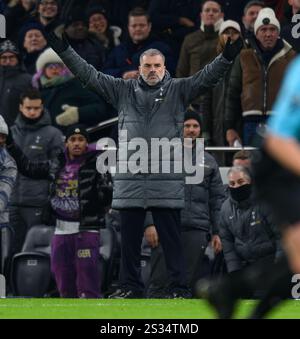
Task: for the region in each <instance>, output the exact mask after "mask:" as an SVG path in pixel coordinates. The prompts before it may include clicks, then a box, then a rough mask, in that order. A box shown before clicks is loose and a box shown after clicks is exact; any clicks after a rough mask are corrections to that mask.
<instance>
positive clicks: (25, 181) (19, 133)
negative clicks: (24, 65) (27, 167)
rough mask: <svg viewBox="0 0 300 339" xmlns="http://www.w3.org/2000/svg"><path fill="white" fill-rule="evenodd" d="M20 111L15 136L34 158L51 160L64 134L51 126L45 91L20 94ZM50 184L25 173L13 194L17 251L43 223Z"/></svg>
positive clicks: (22, 148)
mask: <svg viewBox="0 0 300 339" xmlns="http://www.w3.org/2000/svg"><path fill="white" fill-rule="evenodd" d="M19 109H20V114H19V115H18V117H17V119H16V122H15V124H14V125H13V126H12V127H11V133H12V138H13V140H14V142H15V143H16V144H17V145H18V146H19V147H20V148H21V150H22V151H23V152H24V154H25V155H26V156H27V157H28V158H29V159H30V160H39V161H43V160H51V159H54V158H56V155H57V152H58V151H59V150H62V149H63V147H64V144H63V135H62V133H61V132H60V131H59V130H58V129H57V128H55V127H53V126H51V118H50V115H49V113H48V112H47V111H46V110H44V108H43V103H42V99H41V94H40V93H39V91H37V90H36V89H31V88H29V89H28V90H27V91H25V92H23V93H22V95H21V97H20V105H19ZM48 195H49V183H48V181H47V180H33V179H30V178H27V177H25V176H23V175H21V174H19V175H18V178H17V182H16V185H15V188H14V190H13V193H12V197H11V206H10V223H11V226H12V228H13V229H14V232H15V238H14V242H13V252H14V253H16V252H18V251H20V250H21V248H22V245H23V242H24V239H25V236H26V232H27V230H28V229H29V228H30V227H31V226H33V225H38V224H41V223H42V222H43V220H42V208H43V206H44V205H45V204H47V199H48Z"/></svg>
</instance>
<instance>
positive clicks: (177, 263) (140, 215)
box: [120, 208, 186, 291]
mask: <svg viewBox="0 0 300 339" xmlns="http://www.w3.org/2000/svg"><path fill="white" fill-rule="evenodd" d="M151 212H152V217H153V221H154V225H155V227H156V229H157V233H158V236H159V239H160V243H161V245H162V248H163V251H164V255H165V260H166V267H167V271H168V275H169V280H170V288H186V278H185V270H184V258H183V251H182V245H181V236H180V210H179V209H168V208H152V209H151ZM145 216H146V210H144V209H142V208H133V209H127V210H121V211H120V217H121V237H122V240H121V284H122V287H124V288H128V289H132V290H135V291H142V290H143V289H144V285H143V283H142V280H141V272H140V254H141V244H142V238H143V235H144V221H145Z"/></svg>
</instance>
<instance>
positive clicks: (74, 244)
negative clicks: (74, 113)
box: [9, 125, 112, 298]
mask: <svg viewBox="0 0 300 339" xmlns="http://www.w3.org/2000/svg"><path fill="white" fill-rule="evenodd" d="M88 139H89V138H88V133H87V131H86V130H85V129H84V128H83V127H82V126H81V125H75V126H73V127H70V128H69V129H68V131H67V133H66V150H65V154H62V153H60V154H58V156H57V159H56V160H55V161H48V162H32V161H29V160H28V159H27V158H26V156H25V155H23V153H22V152H21V151H20V150H19V149H18V148H17V147H16V146H14V145H13V146H12V147H9V150H10V153H11V155H12V156H13V157H14V158H15V160H16V162H17V166H18V169H19V171H20V172H22V173H23V174H24V175H27V176H30V177H33V178H37V179H40V178H48V179H50V180H51V184H52V185H51V189H50V197H49V199H48V200H49V202H50V204H51V209H52V211H53V213H54V215H55V218H56V228H55V234H54V237H53V239H52V243H51V269H52V271H53V273H54V276H55V280H56V283H57V287H58V290H59V294H60V296H61V297H64V298H77V297H78V298H99V297H101V291H100V284H101V283H100V282H101V279H100V278H101V272H100V254H99V247H100V238H99V227H100V224H101V218H103V217H104V214H105V207H106V206H108V205H109V204H110V201H111V197H112V193H111V187H109V184H108V180H107V178H106V177H105V176H104V175H102V174H100V173H98V172H97V170H96V160H97V155H98V153H97V152H95V151H93V150H92V149H90V148H89V147H88Z"/></svg>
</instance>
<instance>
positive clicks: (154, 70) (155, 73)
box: [139, 55, 166, 86]
mask: <svg viewBox="0 0 300 339" xmlns="http://www.w3.org/2000/svg"><path fill="white" fill-rule="evenodd" d="M139 71H140V75H141V77H142V78H143V79H144V81H145V82H146V83H147V84H148V85H149V86H155V85H156V84H157V83H159V82H160V81H162V79H163V77H164V76H165V73H166V67H165V64H164V60H163V58H162V57H161V56H160V55H154V56H148V55H144V56H143V58H142V62H141V65H140V66H139Z"/></svg>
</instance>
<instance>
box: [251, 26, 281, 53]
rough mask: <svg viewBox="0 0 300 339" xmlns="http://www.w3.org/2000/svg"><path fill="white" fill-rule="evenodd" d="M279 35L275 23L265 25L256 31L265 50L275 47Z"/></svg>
mask: <svg viewBox="0 0 300 339" xmlns="http://www.w3.org/2000/svg"><path fill="white" fill-rule="evenodd" d="M278 37H279V32H278V29H277V27H276V26H274V25H263V26H261V27H260V28H259V29H258V31H257V32H256V38H257V40H258V41H259V42H260V44H261V46H262V48H263V49H265V50H271V49H272V48H274V47H275V45H276V42H277V40H278Z"/></svg>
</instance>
